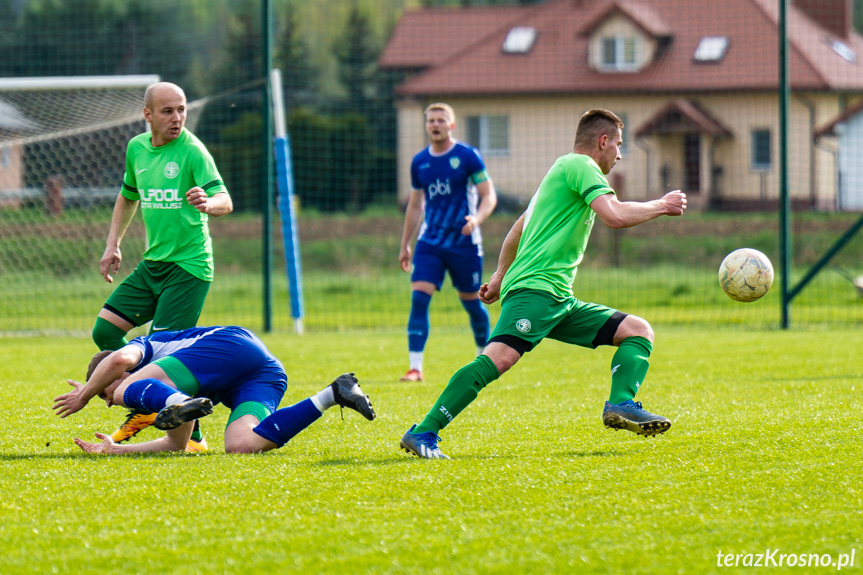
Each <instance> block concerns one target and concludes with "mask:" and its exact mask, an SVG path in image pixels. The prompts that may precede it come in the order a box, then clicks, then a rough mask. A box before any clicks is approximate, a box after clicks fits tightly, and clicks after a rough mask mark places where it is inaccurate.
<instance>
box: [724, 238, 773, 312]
mask: <svg viewBox="0 0 863 575" xmlns="http://www.w3.org/2000/svg"><path fill="white" fill-rule="evenodd" d="M719 285H720V286H721V287H722V291H724V292H725V293H727V294H728V297H730V298H731V299H733V300H736V301H743V302H748V301H755V300H757V299H759V298H760V297H761V296H763V295H764V294H766V293H767V290H769V289H770V286H771V285H773V265H772V264H771V263H770V260H769V259H768V258H767V256H765V255H764V254H762V253H761V252H759V251H758V250H753V249H752V248H740V249H739V250H734V251H733V252H731V253H730V254H728V255H727V256H725V259H724V260H722V265H720V266H719Z"/></svg>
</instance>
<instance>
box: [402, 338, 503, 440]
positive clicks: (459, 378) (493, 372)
mask: <svg viewBox="0 0 863 575" xmlns="http://www.w3.org/2000/svg"><path fill="white" fill-rule="evenodd" d="M499 377H500V373H499V372H498V371H497V368H496V367H495V366H494V362H492V360H491V359H490V358H489V357H488V356H487V355H480V356H477V358H476V359H475V360H473V361H472V362H471V363H469V364H467V365H466V366H464V367H463V368H461V369H460V370H458V371H457V372H455V374H454V375H453V376H452V378H451V379H450V380H449V383H448V384H447V386H446V387H445V388H444V390H443V392H442V393H441V394H440V397H439V398H438V400H437V402H436V403H435V404H434V407H432V409H431V411H429V412H428V415H426V416H425V419H423V420H422V422H421V423H420V424H419V425H417V427H416V429H414V433H426V432H428V431H433V432H435V433H437V432H438V431H440V430H441V429H443V428H444V427H446V425H447V424H448V423H449V422H450V421H452V420H453V419H455V416H456V415H458V414H459V413H461V412H462V411H463V410H464V408H465V407H467V406H468V405H470V402H472V401H473V400H474V399H476V396H477V395H479V392H480V391H482V388H484V387H485V386H486V385H488V384H489V383H491V382H492V381H494V380H496V379H497V378H499Z"/></svg>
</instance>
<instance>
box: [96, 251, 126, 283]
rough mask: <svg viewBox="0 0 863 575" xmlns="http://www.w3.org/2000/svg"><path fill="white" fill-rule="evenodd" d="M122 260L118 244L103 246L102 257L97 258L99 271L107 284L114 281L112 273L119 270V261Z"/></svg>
mask: <svg viewBox="0 0 863 575" xmlns="http://www.w3.org/2000/svg"><path fill="white" fill-rule="evenodd" d="M122 261H123V255H122V254H121V253H120V246H116V247H111V246H108V247H106V248H105V253H104V254H102V259H101V260H99V272H100V273H101V274H102V277H103V278H105V281H106V282H108V283H109V284H111V283H114V278H113V277H111V274H112V273H117V272H118V271H120V262H122Z"/></svg>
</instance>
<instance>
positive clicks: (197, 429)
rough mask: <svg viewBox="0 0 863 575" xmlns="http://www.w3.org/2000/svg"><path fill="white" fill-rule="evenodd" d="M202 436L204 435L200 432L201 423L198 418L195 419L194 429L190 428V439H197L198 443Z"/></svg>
mask: <svg viewBox="0 0 863 575" xmlns="http://www.w3.org/2000/svg"><path fill="white" fill-rule="evenodd" d="M203 438H204V435H203V434H202V433H201V425H200V424H199V423H198V420H197V419H196V420H195V429H193V430H192V437H191V438H190V439H192V440H193V441H197V442H198V443H200V442H201V440H202V439H203Z"/></svg>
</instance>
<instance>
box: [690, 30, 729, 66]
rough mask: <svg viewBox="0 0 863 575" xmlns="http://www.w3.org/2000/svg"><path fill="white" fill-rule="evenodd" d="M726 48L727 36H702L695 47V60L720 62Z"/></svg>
mask: <svg viewBox="0 0 863 575" xmlns="http://www.w3.org/2000/svg"><path fill="white" fill-rule="evenodd" d="M727 50H728V37H727V36H704V37H703V38H702V39H701V41H700V42H699V43H698V47H697V48H696V49H695V55H694V56H693V59H694V60H695V61H696V62H721V61H722V59H723V58H724V57H725V52H726V51H727Z"/></svg>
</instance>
